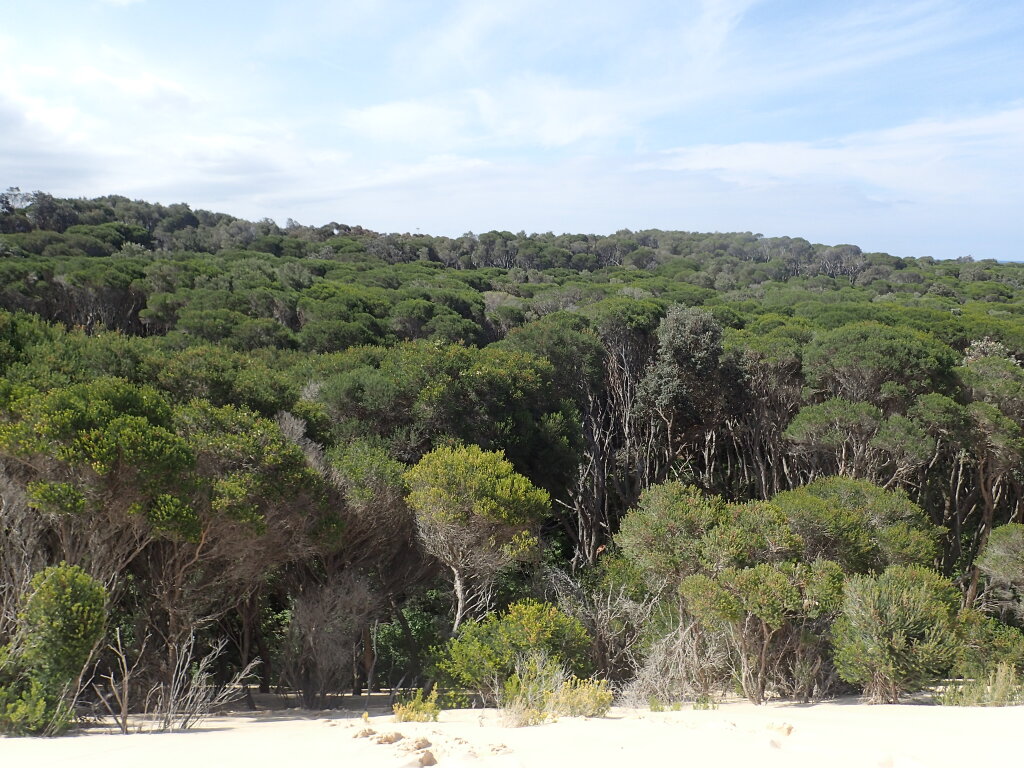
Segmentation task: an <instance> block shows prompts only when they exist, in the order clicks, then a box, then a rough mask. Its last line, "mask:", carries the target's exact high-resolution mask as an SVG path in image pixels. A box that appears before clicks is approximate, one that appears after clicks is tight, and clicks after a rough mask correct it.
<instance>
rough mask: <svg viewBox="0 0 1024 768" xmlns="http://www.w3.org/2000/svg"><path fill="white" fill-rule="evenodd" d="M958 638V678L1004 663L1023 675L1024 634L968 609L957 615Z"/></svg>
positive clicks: (973, 674) (954, 668)
mask: <svg viewBox="0 0 1024 768" xmlns="http://www.w3.org/2000/svg"><path fill="white" fill-rule="evenodd" d="M957 634H958V636H959V637H960V646H959V648H958V653H957V659H956V664H955V665H954V667H953V671H954V673H955V674H956V675H957V676H958V677H975V676H977V675H978V674H979V673H980V672H984V671H985V670H988V669H991V668H993V667H995V666H996V665H998V664H1001V663H1006V664H1009V665H1010V666H1012V667H1013V668H1014V669H1016V670H1017V671H1018V672H1024V632H1021V631H1020V630H1019V629H1017V628H1016V627H1010V626H1007V625H1006V624H1003V623H1002V622H1000V621H999V620H997V619H995V618H993V617H991V616H986V615H985V614H983V613H981V612H980V611H977V610H974V609H973V608H972V609H967V610H963V611H960V614H959V615H958V616H957Z"/></svg>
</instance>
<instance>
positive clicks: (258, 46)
mask: <svg viewBox="0 0 1024 768" xmlns="http://www.w3.org/2000/svg"><path fill="white" fill-rule="evenodd" d="M0 83H3V85H2V87H0V185H2V186H4V187H6V186H12V185H13V186H20V187H21V188H22V189H24V190H34V189H43V190H46V191H49V192H52V193H53V194H57V195H62V196H86V197H92V196H96V195H101V194H111V193H116V194H124V195H128V196H129V197H137V198H143V199H147V200H151V201H159V202H164V203H172V202H179V201H184V202H188V203H189V204H191V205H193V206H195V207H202V208H210V209H214V210H219V211H225V212H228V213H232V214H235V215H238V216H243V217H246V218H255V219H259V218H263V217H270V218H274V219H276V220H278V221H279V222H281V223H283V222H284V221H285V219H286V218H288V217H291V218H294V219H296V220H298V221H300V222H302V223H306V224H322V223H326V222H328V221H338V222H342V223H348V224H362V225H364V226H367V227H370V228H372V229H377V230H380V231H415V230H417V229H419V230H420V231H423V232H430V233H434V234H449V235H458V234H462V233H463V232H466V231H470V230H472V231H475V232H482V231H486V230H489V229H507V230H512V231H519V230H525V231H527V232H534V231H536V232H544V231H554V232H581V231H582V232H594V233H608V232H614V231H615V230H618V229H621V228H627V227H628V228H631V229H641V228H647V227H657V228H661V229H685V230H697V231H754V232H761V233H763V234H765V235H791V236H802V237H806V238H808V239H809V240H812V241H815V242H824V243H830V244H832V243H843V242H846V243H856V244H858V245H860V246H861V247H863V248H864V249H865V250H881V251H888V252H890V253H893V254H895V255H898V256H926V255H930V256H935V257H937V258H955V257H957V256H964V255H968V254H971V255H973V256H974V257H975V258H997V259H1014V260H1018V259H1024V248H1021V246H1020V243H1021V242H1022V240H1024V238H1021V237H1020V233H1019V231H1018V230H1019V228H1020V222H1021V220H1022V219H1024V191H1022V189H1024V2H1022V1H1021V0H1006V1H1004V2H952V1H946V0H920V1H916V0H903V1H901V2H891V1H890V2H870V0H869V1H867V2H854V3H851V2H848V1H847V2H831V1H829V0H821V1H819V2H806V1H805V2H796V1H795V0H761V1H760V2H757V1H756V0H677V1H676V2H653V1H649V0H631V2H628V3H627V2H621V0H587V2H582V1H580V2H577V1H576V0H564V1H562V2H559V0H547V1H546V2H545V1H542V0H500V1H498V2H492V1H491V0H475V1H474V2H463V1H462V0H437V1H434V0H418V1H416V2H414V1H412V0H408V1H407V0H378V1H377V2H372V1H370V0H337V1H335V2H329V1H327V0H291V2H270V1H268V0H248V1H247V2H240V1H237V0H222V1H220V2H217V1H216V0H204V2H197V1H195V0H174V1H173V2H172V1H171V0H6V1H5V2H4V4H3V14H2V21H0Z"/></svg>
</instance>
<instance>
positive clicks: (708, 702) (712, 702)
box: [693, 694, 718, 709]
mask: <svg viewBox="0 0 1024 768" xmlns="http://www.w3.org/2000/svg"><path fill="white" fill-rule="evenodd" d="M693 708H694V709H718V699H716V698H715V697H714V696H712V695H710V694H702V695H700V696H698V697H697V698H696V700H695V701H694V702H693Z"/></svg>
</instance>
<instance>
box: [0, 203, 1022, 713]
mask: <svg viewBox="0 0 1024 768" xmlns="http://www.w3.org/2000/svg"><path fill="white" fill-rule="evenodd" d="M0 233H2V234H0V270H2V278H0V310H2V311H0V408H2V410H0V469H2V473H0V495H2V498H3V504H2V509H0V649H2V650H0V730H5V729H6V730H9V731H15V732H19V731H36V732H39V731H43V732H52V731H54V730H57V728H56V727H55V726H54V723H55V722H58V721H60V720H61V718H62V717H63V722H66V721H67V718H68V717H70V710H68V709H67V706H68V705H70V704H71V703H73V702H74V701H75V700H76V699H77V700H79V702H80V703H81V702H84V701H89V700H94V699H96V697H97V695H98V694H100V693H102V692H103V691H104V690H106V689H113V690H117V691H119V692H120V694H119V695H121V694H123V696H124V698H125V700H126V701H125V708H126V710H127V709H136V710H137V709H140V708H143V707H146V706H150V705H152V706H157V705H156V704H153V702H157V701H159V702H163V704H160V705H159V706H163V707H164V708H165V709H167V710H168V711H169V710H170V709H171V708H173V707H172V705H173V697H172V696H171V694H170V693H169V691H172V690H176V689H175V688H174V685H175V684H178V683H181V681H182V680H183V679H184V678H183V677H182V675H183V674H184V673H183V672H182V670H186V671H187V670H188V669H189V668H190V667H189V665H190V664H194V663H196V662H197V661H198V660H200V659H202V658H204V656H206V657H207V658H212V657H211V656H209V655H208V654H209V651H210V649H211V648H220V649H221V651H222V652H221V653H220V654H219V655H218V656H217V657H216V660H215V662H212V663H211V669H210V670H209V671H210V675H211V676H212V677H213V678H215V679H217V680H218V681H221V682H224V681H227V680H229V679H230V678H231V677H232V675H234V674H235V673H237V672H239V671H240V670H246V669H250V670H254V671H252V677H251V680H252V681H253V684H254V685H255V684H256V681H257V680H258V683H259V685H260V687H261V688H262V689H263V690H265V691H270V690H281V691H287V692H288V693H289V695H296V696H298V697H299V699H300V700H301V702H302V703H303V704H304V705H306V706H327V705H329V703H330V702H331V701H332V697H335V696H337V695H339V694H342V693H344V692H351V691H358V690H360V689H362V688H364V687H367V686H369V687H373V686H384V687H400V688H416V687H424V686H427V687H428V688H429V687H431V686H435V685H436V686H438V688H439V689H440V690H443V691H444V692H445V694H444V695H453V696H454V695H463V694H466V693H472V694H474V695H476V696H479V697H482V698H483V699H484V700H485V701H496V700H500V699H501V698H502V697H503V696H506V695H508V690H509V689H508V686H507V685H506V686H505V688H503V687H502V685H500V684H496V682H495V681H498V682H499V683H501V681H504V682H505V683H508V681H510V680H515V681H518V682H517V683H516V685H523V684H524V682H523V677H524V676H525V675H526V674H527V672H526V671H524V670H526V667H524V666H523V658H522V657H523V656H524V655H529V654H530V653H531V652H534V651H536V650H538V649H546V651H547V655H546V656H545V657H544V659H542V660H540V661H537V660H536V659H535V661H537V663H538V664H540V663H543V664H561V665H563V667H564V669H565V670H566V671H568V672H571V673H573V674H576V675H579V676H580V677H581V678H587V677H590V676H594V678H595V679H596V680H600V681H607V683H601V684H600V685H611V687H612V688H613V689H614V690H615V691H616V692H617V693H618V694H620V695H622V696H624V697H630V696H632V697H633V699H634V700H637V701H642V702H644V703H647V702H648V701H654V700H657V701H661V702H671V701H681V700H688V701H694V700H697V701H710V700H713V699H714V698H715V697H717V696H719V695H722V693H723V692H728V691H733V690H737V691H740V692H741V693H742V694H743V695H746V696H747V697H748V698H750V699H751V700H753V701H755V702H761V701H763V700H765V699H766V698H770V697H775V696H788V697H794V698H798V699H814V698H819V697H823V696H830V695H835V694H837V693H840V692H844V691H851V690H862V691H864V692H865V693H866V694H867V695H868V696H869V697H870V698H872V699H874V700H878V701H896V700H898V699H899V697H900V696H901V695H902V694H904V693H905V692H907V691H910V690H916V689H917V688H920V687H921V686H924V685H927V684H929V683H930V682H931V681H933V680H936V679H940V678H942V677H949V676H954V677H958V678H965V679H975V678H979V677H982V676H983V674H989V673H990V672H992V671H993V670H996V668H997V667H998V668H999V669H1000V670H1002V671H1003V672H1005V671H1006V670H1009V671H1010V673H1011V674H1016V673H1019V672H1020V671H1022V669H1024V636H1022V634H1021V632H1020V631H1019V630H1018V629H1017V627H1018V626H1020V624H1021V621H1022V618H1024V613H1022V610H1021V609H1022V604H1021V599H1020V598H1021V593H1020V591H1019V590H1020V588H1021V586H1022V585H1024V434H1022V428H1024V368H1022V365H1021V363H1022V361H1024V291H1022V285H1024V266H1022V265H1018V264H1002V263H996V262H993V261H972V260H970V259H967V260H958V261H933V260H930V259H901V258H896V257H894V256H890V255H888V254H885V253H863V252H861V250H860V249H859V248H857V247H856V246H853V245H835V246H825V245H817V244H812V243H809V242H807V241H805V240H802V239H800V238H788V237H785V238H766V237H762V236H760V235H756V234H751V233H731V234H719V233H716V234H699V233H691V232H667V231H658V230H650V231H642V232H631V231H627V230H623V231H620V232H617V233H615V234H614V235H609V236H595V235H583V234H580V235H567V234H562V235H554V234H551V233H546V234H531V235H527V234H525V233H522V232H520V233H517V234H514V233H511V232H487V233H482V234H478V235H477V234H472V233H468V234H466V235H463V236H462V237H458V238H449V237H433V236H427V235H419V234H416V235H410V234H404V235H403V234H380V233H376V232H371V231H368V230H365V229H362V228H360V227H353V226H348V225H343V224H337V223H329V224H326V225H324V226H304V225H300V224H298V223H296V222H292V221H289V222H288V223H287V225H286V226H285V227H283V228H282V227H280V226H278V225H276V224H275V223H274V222H272V221H269V220H264V221H260V222H250V221H243V220H240V219H236V218H234V217H231V216H228V215H225V214H217V213H211V212H208V211H202V210H192V209H191V208H190V207H189V206H187V205H184V204H177V205H170V206H163V205H156V204H149V203H144V202H140V201H132V200H129V199H127V198H124V197H116V196H111V197H104V198H97V199H94V200H83V199H75V200H65V199H58V198H54V197H52V196H50V195H47V194H44V193H38V192H37V193H31V194H27V193H21V192H19V191H18V190H14V189H12V190H8V191H7V192H6V193H4V194H3V195H2V196H0ZM62 580H63V581H62ZM97 590H99V591H98V592H97ZM86 604H91V605H94V606H96V605H98V606H99V607H100V609H101V610H99V609H97V610H98V611H99V612H98V613H96V612H93V613H88V615H89V616H91V617H92V618H91V619H90V620H89V622H85V623H84V624H83V622H82V621H79V620H71V619H67V616H80V615H82V613H81V612H82V610H84V608H83V606H84V605H86ZM76 611H77V612H78V613H76ZM54 616H57V617H58V618H56V619H55V618H54ZM61 616H64V618H65V619H66V624H67V626H72V627H79V628H80V629H81V627H83V626H85V625H88V626H89V627H91V629H90V632H89V633H85V629H81V632H82V633H85V634H83V636H82V637H78V636H77V635H76V637H75V638H73V639H74V640H75V642H71V640H68V639H67V632H64V633H63V634H61V633H58V639H57V640H55V639H54V638H53V637H50V636H49V635H47V637H49V639H47V640H46V641H45V642H43V641H42V640H40V637H42V636H43V635H45V633H46V632H50V633H51V634H52V633H53V632H56V631H57V630H55V629H54V626H55V625H56V624H60V618H59V617H61ZM61 626H63V625H61ZM69 631H70V630H69ZM76 631H77V630H76ZM60 638H63V639H60ZM43 646H45V647H46V648H49V649H51V650H50V651H46V650H44V649H43ZM48 654H49V655H48ZM252 662H258V664H257V665H256V666H254V667H252V666H251V663H252ZM517 663H518V667H517ZM1000 665H1001V666H1000ZM186 676H187V675H186ZM129 683H130V684H129ZM600 685H599V686H598V687H600ZM514 687H515V686H513V688H514ZM602 690H603V689H602ZM154 692H156V693H154ZM161 697H163V698H161ZM97 706H98V705H97ZM62 713H63V714H62Z"/></svg>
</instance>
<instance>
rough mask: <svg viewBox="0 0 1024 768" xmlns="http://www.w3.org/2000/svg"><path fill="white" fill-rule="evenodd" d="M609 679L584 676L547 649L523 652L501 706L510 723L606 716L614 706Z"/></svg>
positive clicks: (517, 724) (505, 689) (506, 683)
mask: <svg viewBox="0 0 1024 768" xmlns="http://www.w3.org/2000/svg"><path fill="white" fill-rule="evenodd" d="M612 698H613V696H612V692H611V689H610V688H609V687H608V682H607V681H605V680H591V679H581V678H578V677H575V676H573V675H570V674H568V673H567V672H566V670H565V667H563V666H562V665H561V664H559V663H558V662H557V661H556V660H554V659H552V658H550V657H549V656H548V655H547V654H545V653H544V652H543V651H540V652H534V653H530V654H528V655H526V656H521V657H520V658H519V659H517V661H516V665H515V671H514V672H513V673H512V675H511V676H510V677H509V678H508V679H507V680H505V684H504V686H503V689H502V691H501V694H500V695H499V697H498V707H499V709H500V710H501V713H502V718H503V720H504V721H505V723H506V724H507V725H511V726H513V727H516V728H518V727H522V726H529V725H540V724H541V723H544V722H546V721H547V720H551V719H557V718H558V717H563V716H564V717H604V716H605V715H606V714H607V713H608V710H609V709H610V708H611V706H612Z"/></svg>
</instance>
